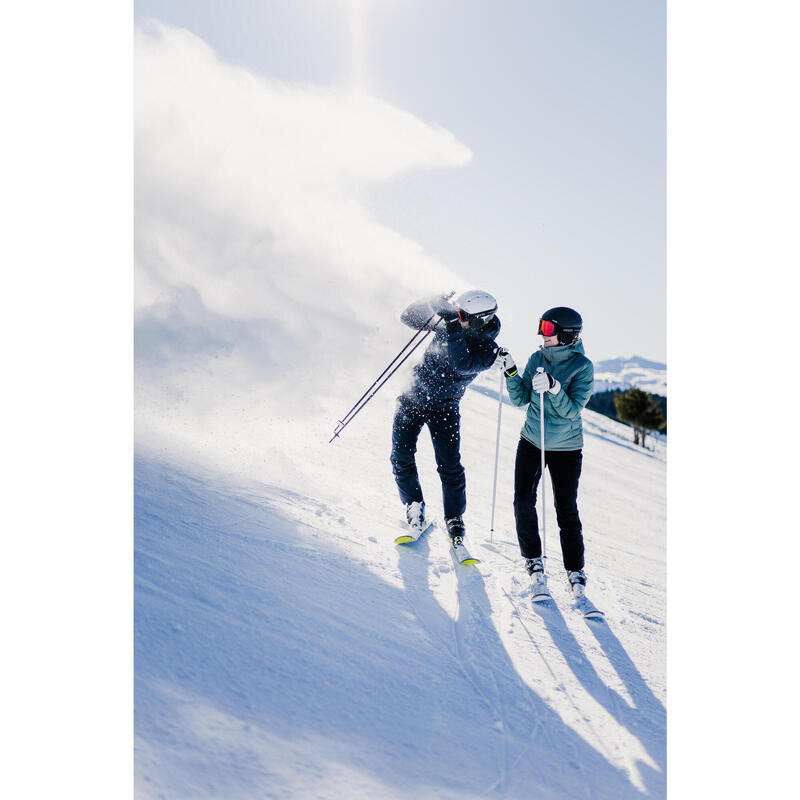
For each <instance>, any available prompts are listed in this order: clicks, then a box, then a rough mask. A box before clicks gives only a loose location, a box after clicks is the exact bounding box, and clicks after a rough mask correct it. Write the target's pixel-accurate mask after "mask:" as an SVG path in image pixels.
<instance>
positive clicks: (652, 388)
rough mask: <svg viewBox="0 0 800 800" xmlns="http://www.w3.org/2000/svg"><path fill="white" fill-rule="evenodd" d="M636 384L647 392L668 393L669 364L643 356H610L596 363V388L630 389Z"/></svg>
mask: <svg viewBox="0 0 800 800" xmlns="http://www.w3.org/2000/svg"><path fill="white" fill-rule="evenodd" d="M632 386H635V387H636V388H637V389H644V390H645V391H646V392H651V393H653V394H660V395H664V396H666V394H667V365H666V364H661V363H659V362H658V361H648V360H647V359H646V358H642V357H641V356H631V357H630V358H623V357H620V358H610V359H607V360H606V361H596V362H595V365H594V390H595V392H605V391H609V390H610V389H629V388H631V387H632Z"/></svg>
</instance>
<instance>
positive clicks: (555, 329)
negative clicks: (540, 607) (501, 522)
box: [498, 306, 594, 598]
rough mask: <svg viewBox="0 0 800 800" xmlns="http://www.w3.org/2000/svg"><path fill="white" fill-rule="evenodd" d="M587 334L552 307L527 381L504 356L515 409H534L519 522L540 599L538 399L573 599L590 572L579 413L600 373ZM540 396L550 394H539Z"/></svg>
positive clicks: (517, 487)
mask: <svg viewBox="0 0 800 800" xmlns="http://www.w3.org/2000/svg"><path fill="white" fill-rule="evenodd" d="M582 329H583V320H582V318H581V315H580V314H579V313H578V312H577V311H575V310H573V309H571V308H565V307H563V306H560V307H558V308H551V309H549V310H548V311H545V312H544V314H542V317H541V319H540V320H539V335H540V336H542V337H544V339H543V344H542V346H541V347H540V348H539V349H538V350H537V351H536V352H534V353H533V355H532V356H531V357H530V358H529V359H528V363H527V365H526V367H525V371H524V372H523V373H522V375H520V374H519V372H518V371H517V367H516V364H515V363H514V359H513V358H512V357H511V355H510V353H508V351H506V350H501V351H500V353H499V355H498V366H499V367H500V368H501V369H503V370H504V372H505V376H506V385H507V386H508V394H509V397H510V398H511V402H512V403H513V404H514V405H515V406H524V405H526V404H527V406H528V413H527V415H526V418H525V424H524V425H523V427H522V431H521V436H520V440H519V445H518V446H517V458H516V464H515V467H514V518H515V520H516V527H517V539H518V540H519V547H520V552H521V554H522V556H523V558H524V559H525V567H526V569H527V571H528V574H529V575H530V576H531V588H532V590H533V594H534V597H535V598H536V597H537V596H538V597H542V596H545V597H546V596H547V589H546V580H545V575H544V564H543V562H542V542H541V539H540V538H539V521H538V517H537V516H536V487H537V486H538V484H539V479H540V478H541V463H542V455H541V450H540V449H539V448H540V445H541V442H540V438H541V437H540V417H539V414H540V408H539V406H540V398H542V399H543V400H544V421H545V434H544V437H545V442H544V444H545V463H546V466H547V468H548V470H549V471H550V479H551V480H552V482H553V494H554V497H555V506H556V518H557V521H558V527H559V533H560V538H561V553H562V557H563V561H564V568H565V569H566V571H567V578H568V580H569V584H570V589H571V591H572V593H573V594H574V595H575V596H576V598H583V597H584V586H585V585H586V573H585V572H584V569H583V567H584V547H583V534H582V532H581V520H580V517H579V516H578V480H579V478H580V474H581V463H582V460H583V454H582V447H583V424H582V422H581V411H582V410H583V407H584V406H585V405H586V403H587V402H588V401H589V397H590V396H591V394H592V388H593V386H594V366H593V365H592V362H591V361H590V360H589V359H588V358H587V357H586V356H585V355H584V350H583V343H582V342H581V339H580V335H581V330H582ZM537 367H542V368H544V372H539V373H537V372H536V370H537ZM542 391H544V394H543V395H541V394H539V392H542Z"/></svg>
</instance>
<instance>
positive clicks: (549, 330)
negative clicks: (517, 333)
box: [539, 319, 556, 336]
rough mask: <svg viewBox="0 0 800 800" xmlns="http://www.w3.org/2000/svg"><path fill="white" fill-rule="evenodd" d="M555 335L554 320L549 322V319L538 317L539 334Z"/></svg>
mask: <svg viewBox="0 0 800 800" xmlns="http://www.w3.org/2000/svg"><path fill="white" fill-rule="evenodd" d="M555 335H556V324H555V322H550V320H549V319H540V320H539V336H555Z"/></svg>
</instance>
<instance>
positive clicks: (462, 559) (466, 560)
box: [450, 542, 481, 567]
mask: <svg viewBox="0 0 800 800" xmlns="http://www.w3.org/2000/svg"><path fill="white" fill-rule="evenodd" d="M450 546H451V548H452V550H453V554H454V555H455V557H456V560H457V561H458V563H459V564H463V565H464V566H465V567H470V566H472V565H473V564H480V563H481V562H480V559H477V558H473V557H472V556H471V555H470V554H469V551H468V550H467V548H466V547H464V545H463V544H458V545H456V546H455V547H453V544H452V542H451V543H450Z"/></svg>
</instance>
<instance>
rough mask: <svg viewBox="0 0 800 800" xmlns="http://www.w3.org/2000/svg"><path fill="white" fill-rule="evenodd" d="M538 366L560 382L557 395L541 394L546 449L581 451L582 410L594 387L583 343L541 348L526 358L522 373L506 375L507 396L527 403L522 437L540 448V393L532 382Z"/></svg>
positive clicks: (515, 401) (517, 402)
mask: <svg viewBox="0 0 800 800" xmlns="http://www.w3.org/2000/svg"><path fill="white" fill-rule="evenodd" d="M537 367H544V371H545V372H547V373H549V374H550V375H552V376H553V377H554V378H556V379H557V380H558V381H560V382H561V389H559V391H558V393H557V394H550V392H545V393H544V445H545V450H580V449H581V448H582V447H583V423H582V421H581V411H583V407H584V406H585V405H586V404H587V403H588V402H589V398H590V397H591V395H592V390H593V388H594V366H593V365H592V362H591V361H589V359H588V358H587V357H586V356H585V355H584V352H583V343H582V342H581V341H580V340H578V341H577V342H573V343H572V344H565V345H557V346H555V347H540V348H539V349H538V350H537V351H536V352H535V353H534V354H533V355H532V356H531V357H530V358H529V359H528V364H527V365H526V367H525V371H524V372H523V373H522V375H520V374H519V372H517V373H515V374H514V375H512V376H511V377H510V378H506V385H507V386H508V396H509V397H510V398H511V402H512V403H513V404H514V405H515V406H524V405H526V404H527V406H528V413H527V415H526V417H525V424H524V425H523V426H522V438H523V439H527V440H528V441H529V442H530V443H531V444H533V445H535V446H536V447H540V446H541V445H540V435H539V433H540V427H539V419H540V417H539V400H540V397H539V394H537V393H536V392H534V391H533V389H532V387H531V381H532V380H533V376H534V375H535V374H536V368H537Z"/></svg>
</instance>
